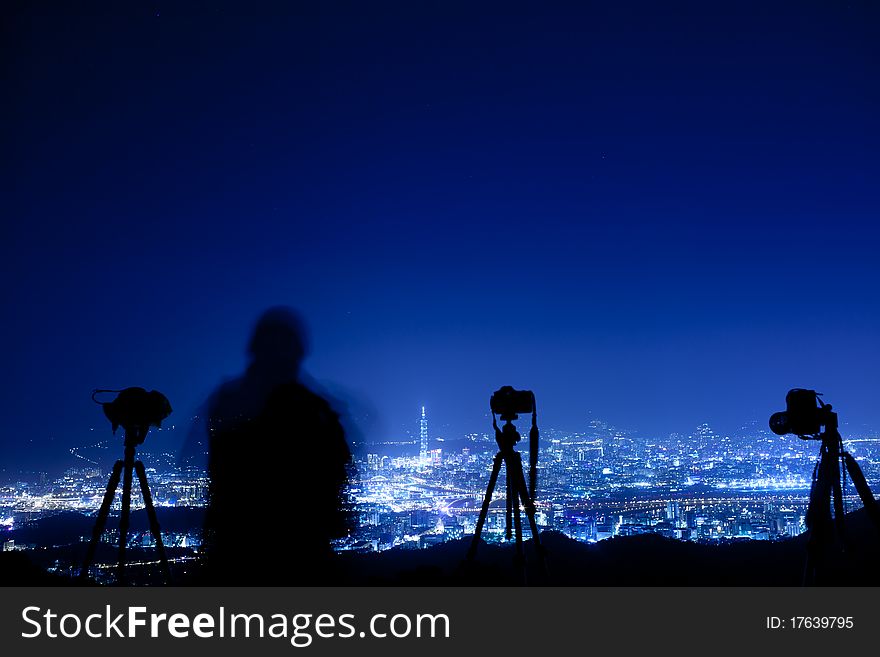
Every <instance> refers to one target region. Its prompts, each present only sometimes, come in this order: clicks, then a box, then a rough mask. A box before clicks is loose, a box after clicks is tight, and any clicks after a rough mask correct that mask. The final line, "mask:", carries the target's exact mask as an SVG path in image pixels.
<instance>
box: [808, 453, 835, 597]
mask: <svg viewBox="0 0 880 657" xmlns="http://www.w3.org/2000/svg"><path fill="white" fill-rule="evenodd" d="M819 454H820V456H819V463H818V464H816V469H815V470H814V472H813V485H812V486H811V487H810V504H809V506H808V507H807V531H808V532H809V538H808V539H807V561H806V564H805V566H804V585H805V586H806V585H808V584H816V583H817V582H816V579H817V575H818V574H819V573H820V571H821V569H822V565H823V562H824V560H825V553H826V551H827V549H828V543H829V542H830V540H831V537H832V533H833V523H832V520H831V473H830V471H829V464H830V465H831V466H832V467H834V468H837V463H835V462H832V461H833V459H830V458H828V455H827V453H826V448H825V445H823V446H822V448H821V450H820V452H819Z"/></svg>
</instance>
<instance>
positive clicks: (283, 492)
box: [204, 307, 351, 585]
mask: <svg viewBox="0 0 880 657" xmlns="http://www.w3.org/2000/svg"><path fill="white" fill-rule="evenodd" d="M306 353H307V340H306V332H305V329H304V325H303V322H302V320H301V319H300V318H299V316H298V315H297V314H296V313H295V312H294V311H293V310H291V309H290V308H285V307H275V308H270V309H269V310H267V311H266V312H265V313H263V315H262V316H261V317H260V319H259V321H258V322H257V324H256V327H255V328H254V332H253V335H252V337H251V340H250V343H249V345H248V355H249V357H250V364H249V365H248V367H247V369H246V371H245V372H244V374H243V375H242V376H240V377H238V378H236V379H234V380H232V381H229V382H227V383H225V384H223V385H221V386H220V387H219V388H218V389H217V390H216V391H215V392H214V393H213V394H212V396H211V398H210V399H209V401H208V405H207V406H208V412H207V424H208V473H209V477H210V486H209V503H208V510H207V513H206V519H205V533H204V549H205V572H206V575H207V582H208V583H211V584H228V585H293V584H326V583H333V581H334V573H333V568H332V557H333V554H332V551H331V548H330V541H331V539H332V538H334V537H336V536H340V535H343V534H344V532H345V529H346V527H347V521H348V517H347V514H346V513H345V511H344V504H343V487H344V485H345V482H346V478H347V467H348V465H349V463H350V461H351V452H350V451H349V447H348V444H347V443H346V440H345V434H344V432H343V429H342V426H341V424H340V422H339V416H338V415H337V414H336V413H335V412H334V411H333V410H332V408H331V407H330V405H329V404H328V403H327V401H325V400H324V399H322V398H321V397H320V396H318V395H317V394H315V393H314V392H312V391H311V390H309V389H308V388H306V387H305V386H304V385H303V384H302V382H301V380H300V367H301V364H302V360H303V358H304V357H305V355H306Z"/></svg>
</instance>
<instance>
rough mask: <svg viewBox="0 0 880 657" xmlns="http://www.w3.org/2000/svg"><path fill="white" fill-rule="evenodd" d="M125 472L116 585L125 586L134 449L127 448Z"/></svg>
mask: <svg viewBox="0 0 880 657" xmlns="http://www.w3.org/2000/svg"><path fill="white" fill-rule="evenodd" d="M123 467H124V469H125V472H124V474H123V478H122V511H121V512H120V514H119V563H118V564H117V565H116V583H117V584H119V585H123V584H125V547H126V543H128V521H129V516H130V514H131V475H132V470H133V469H134V447H126V448H125V464H124V466H123Z"/></svg>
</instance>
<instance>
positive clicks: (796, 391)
mask: <svg viewBox="0 0 880 657" xmlns="http://www.w3.org/2000/svg"><path fill="white" fill-rule="evenodd" d="M831 416H832V413H831V406H830V405H828V404H823V403H822V401H821V400H820V399H819V393H817V392H816V391H815V390H806V389H804V388H793V389H792V390H789V391H788V394H787V395H786V396H785V410H784V411H781V412H779V413H774V414H773V415H771V416H770V430H771V431H773V433H775V434H777V435H779V436H782V435H785V434H787V433H793V434H795V435H796V436H798V437H799V438H802V439H804V440H809V439H811V438H813V437H816V436H818V434H819V433H821V431H822V427H823V426H825V425H827V424H828V421H829V420H830V419H831Z"/></svg>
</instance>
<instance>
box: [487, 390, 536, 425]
mask: <svg viewBox="0 0 880 657" xmlns="http://www.w3.org/2000/svg"><path fill="white" fill-rule="evenodd" d="M489 407H490V408H491V409H492V412H493V413H495V414H496V415H498V416H499V417H500V418H501V419H502V420H504V421H507V420H515V419H516V418H517V417H519V416H518V414H519V413H534V412H535V394H534V393H533V392H532V391H531V390H515V389H514V388H513V386H502V387H501V388H499V389H498V390H496V391H495V392H494V393H492V397H491V398H490V399H489Z"/></svg>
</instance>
